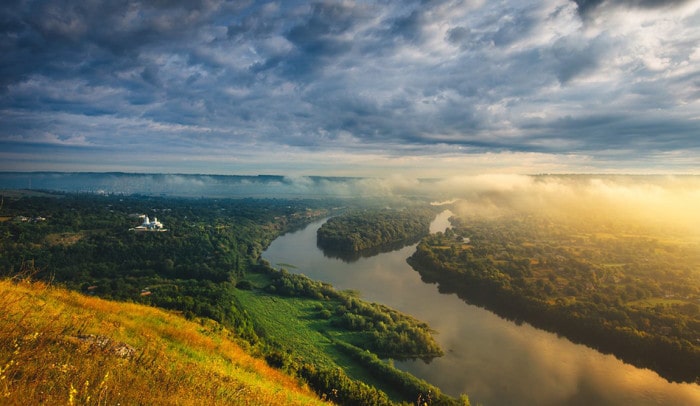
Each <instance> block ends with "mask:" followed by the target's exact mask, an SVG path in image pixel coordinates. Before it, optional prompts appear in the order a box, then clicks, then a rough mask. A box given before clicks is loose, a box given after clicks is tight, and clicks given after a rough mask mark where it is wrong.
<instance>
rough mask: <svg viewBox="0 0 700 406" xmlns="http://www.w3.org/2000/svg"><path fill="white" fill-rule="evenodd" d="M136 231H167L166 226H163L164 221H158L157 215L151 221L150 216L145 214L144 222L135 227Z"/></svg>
mask: <svg viewBox="0 0 700 406" xmlns="http://www.w3.org/2000/svg"><path fill="white" fill-rule="evenodd" d="M134 230H136V231H167V230H166V229H165V228H163V223H161V222H160V221H158V218H157V217H153V221H151V220H150V219H149V218H148V216H144V219H143V223H142V224H141V225H140V226H138V227H136V228H134Z"/></svg>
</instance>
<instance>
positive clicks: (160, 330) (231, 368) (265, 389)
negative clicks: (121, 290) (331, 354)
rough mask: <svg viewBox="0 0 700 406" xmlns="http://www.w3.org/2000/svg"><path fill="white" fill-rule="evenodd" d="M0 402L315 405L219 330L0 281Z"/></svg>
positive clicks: (131, 307) (22, 283)
mask: <svg viewBox="0 0 700 406" xmlns="http://www.w3.org/2000/svg"><path fill="white" fill-rule="evenodd" d="M0 309H1V310H0V311H1V312H2V313H0V404H10V405H27V404H64V405H83V404H94V405H107V404H109V405H114V404H122V405H127V404H150V405H158V404H167V405H174V404H178V405H211V404H242V405H281V404H299V405H309V404H321V403H322V401H321V400H319V399H318V398H317V397H316V396H315V395H314V394H313V393H312V392H311V391H310V390H308V389H307V388H305V387H302V386H300V385H299V384H298V383H297V382H296V381H294V380H293V379H292V378H290V377H289V376H287V375H285V374H283V373H281V372H280V371H278V370H275V369H273V368H270V367H269V366H267V364H265V362H264V361H262V360H260V359H257V358H254V357H252V356H250V355H248V354H246V353H245V352H244V351H243V350H242V349H241V348H240V347H239V346H238V345H237V344H235V343H234V342H232V341H231V340H229V339H228V338H227V336H226V332H225V331H224V330H223V329H222V328H221V327H220V326H218V325H213V324H207V323H200V324H197V323H194V322H190V321H187V320H185V319H183V318H181V317H178V316H175V315H171V314H168V313H166V312H164V311H162V310H159V309H155V308H150V307H145V306H140V305H136V304H129V303H118V302H110V301H106V300H102V299H98V298H93V297H87V296H83V295H81V294H78V293H75V292H70V291H67V290H63V289H59V288H53V287H50V286H47V285H46V284H44V283H42V282H30V281H28V280H19V281H17V280H15V281H10V280H8V279H5V280H0Z"/></svg>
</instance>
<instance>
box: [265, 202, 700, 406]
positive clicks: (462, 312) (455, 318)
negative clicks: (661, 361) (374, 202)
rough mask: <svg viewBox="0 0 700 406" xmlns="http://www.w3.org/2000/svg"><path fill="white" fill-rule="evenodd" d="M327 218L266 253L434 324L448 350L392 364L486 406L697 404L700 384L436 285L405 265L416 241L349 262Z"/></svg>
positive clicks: (280, 263) (435, 227)
mask: <svg viewBox="0 0 700 406" xmlns="http://www.w3.org/2000/svg"><path fill="white" fill-rule="evenodd" d="M450 215H451V213H450V212H449V211H445V212H443V213H441V214H440V215H438V216H437V217H436V219H435V220H434V221H433V223H432V224H431V228H430V230H431V232H436V231H444V230H445V228H446V227H448V226H449V221H448V218H449V216H450ZM324 222H325V220H322V221H317V222H314V223H312V224H310V225H308V226H307V227H306V228H304V229H302V230H300V231H297V232H294V233H289V234H285V235H283V236H281V237H279V238H277V239H276V240H275V241H273V242H272V244H271V245H270V247H269V248H268V249H267V250H266V251H265V252H264V253H263V258H264V259H266V260H267V261H269V262H270V264H271V265H272V266H275V267H285V268H287V269H288V270H289V271H290V272H297V273H303V274H304V275H306V276H308V277H310V278H312V279H316V280H320V281H324V282H328V283H331V284H333V285H334V286H335V287H336V288H337V289H341V290H343V289H353V290H357V291H359V292H360V294H361V297H362V298H363V299H364V300H368V301H372V302H377V303H383V304H385V305H388V306H390V307H393V308H395V309H397V310H399V311H402V312H404V313H408V314H411V315H413V316H415V317H417V318H418V319H420V320H423V321H425V322H427V323H428V324H430V326H431V327H432V328H433V329H435V330H436V331H437V332H438V334H437V336H436V338H437V340H438V342H439V343H440V345H441V346H442V348H443V350H445V356H443V357H441V358H438V359H435V360H433V361H432V362H430V363H428V364H426V363H424V362H423V361H407V362H396V363H395V365H396V366H397V367H399V368H401V369H404V370H407V371H410V372H411V373H413V374H414V375H416V376H418V377H420V378H423V379H425V380H427V381H429V382H431V383H433V384H434V385H436V386H438V387H440V389H442V390H443V391H444V392H446V393H448V394H451V395H453V396H458V395H459V394H461V393H465V394H467V395H469V398H470V400H471V402H472V404H474V405H476V404H482V405H484V406H493V405H543V406H546V405H597V406H600V405H637V406H638V405H700V386H698V385H694V384H676V383H669V382H667V381H666V380H665V379H663V378H661V377H660V376H659V375H657V374H656V373H655V372H653V371H650V370H647V369H640V368H635V367H633V366H631V365H628V364H624V363H622V362H621V361H619V360H617V359H616V358H615V357H613V356H611V355H604V354H601V353H599V352H597V351H595V350H592V349H590V348H588V347H585V346H583V345H578V344H573V343H572V342H570V341H569V340H567V339H564V338H560V337H558V336H557V335H555V334H552V333H548V332H545V331H542V330H538V329H536V328H533V327H532V326H530V325H528V324H526V323H523V324H520V325H518V324H515V323H513V322H510V321H507V320H504V319H502V318H500V317H498V316H496V315H494V314H493V313H491V312H489V311H487V310H484V309H481V308H479V307H476V306H472V305H469V304H467V303H465V302H464V301H462V300H461V299H459V298H458V297H457V296H456V295H453V294H441V293H439V292H438V289H437V286H436V285H434V284H426V283H424V282H423V281H421V279H420V276H419V274H418V272H416V271H414V270H413V268H411V267H410V266H409V265H408V264H407V263H406V258H408V257H409V256H410V255H411V254H413V252H414V251H415V247H416V245H415V244H414V245H411V246H407V247H404V248H402V249H399V250H396V251H392V252H388V253H383V254H379V255H376V256H373V257H370V258H361V259H359V260H357V261H355V262H352V263H348V262H343V261H341V260H340V259H337V258H330V257H326V256H324V254H323V252H322V251H321V250H320V249H319V248H317V247H316V230H317V229H318V228H319V227H320V226H321V225H322V224H323V223H324Z"/></svg>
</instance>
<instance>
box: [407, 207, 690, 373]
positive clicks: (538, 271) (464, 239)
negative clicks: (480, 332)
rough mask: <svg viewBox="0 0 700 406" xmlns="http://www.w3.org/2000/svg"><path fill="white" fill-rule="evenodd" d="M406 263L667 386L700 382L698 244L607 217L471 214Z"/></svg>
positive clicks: (468, 297)
mask: <svg viewBox="0 0 700 406" xmlns="http://www.w3.org/2000/svg"><path fill="white" fill-rule="evenodd" d="M451 222H452V225H453V227H452V228H449V229H447V230H446V231H445V232H444V233H437V234H433V235H431V236H429V237H426V238H425V239H424V240H423V241H422V242H421V243H420V244H419V245H418V247H417V251H416V253H415V254H414V255H413V256H412V257H411V258H410V259H409V262H410V264H411V265H412V266H413V267H414V268H415V269H416V270H417V271H418V272H420V274H421V276H422V278H423V279H424V280H426V281H429V282H437V283H439V287H440V290H441V291H443V292H452V293H457V294H458V295H459V296H460V297H461V298H463V299H464V300H465V301H467V302H469V303H473V304H477V305H480V306H484V307H486V308H487V309H489V310H492V311H494V312H496V313H497V314H499V315H501V316H503V317H506V318H509V319H512V320H516V321H519V322H522V321H524V322H528V323H530V324H532V325H534V326H536V327H539V328H543V329H546V330H549V331H553V332H556V333H558V334H562V335H564V336H566V337H568V338H569V339H571V340H573V341H576V342H580V343H583V344H586V345H588V346H591V347H593V348H596V349H598V350H600V351H602V352H605V353H612V354H614V355H616V356H617V357H618V358H620V359H622V360H623V361H626V362H628V363H631V364H633V365H636V366H639V367H646V368H650V369H653V370H655V371H657V372H658V373H659V374H660V375H661V376H663V377H665V378H666V379H668V380H671V381H679V382H680V381H682V382H697V381H698V379H699V378H700V306H699V305H700V282H699V281H700V278H699V276H700V275H699V273H700V241H698V240H694V239H693V238H689V236H688V235H687V234H683V233H678V232H674V230H672V229H669V228H666V229H663V230H661V229H658V228H652V227H646V226H643V225H641V224H634V223H630V222H624V221H619V220H618V221H616V220H613V219H610V218H605V217H604V218H602V219H601V218H598V219H596V218H593V217H576V216H569V217H565V218H562V217H555V216H551V215H548V214H546V213H544V212H540V213H535V212H531V213H522V212H517V213H501V214H500V215H497V216H486V215H479V214H478V213H477V212H471V213H465V214H462V215H460V216H455V217H453V218H452V219H451Z"/></svg>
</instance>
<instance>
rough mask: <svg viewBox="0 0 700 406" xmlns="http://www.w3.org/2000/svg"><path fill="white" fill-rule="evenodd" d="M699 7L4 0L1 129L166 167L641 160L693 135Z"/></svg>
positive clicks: (675, 150)
mask: <svg viewBox="0 0 700 406" xmlns="http://www.w3.org/2000/svg"><path fill="white" fill-rule="evenodd" d="M699 15H700V6H698V5H697V3H694V2H683V1H671V2H654V1H631V0H630V1H625V2H615V3H613V2H607V1H601V2H583V1H579V2H571V1H567V0H546V1H534V0H532V1H530V0H527V1H522V2H517V3H494V2H483V1H456V0H455V1H448V0H446V1H408V2H402V3H401V4H394V3H386V2H377V1H363V2H355V1H343V2H331V1H313V2H308V3H296V2H279V3H278V2H264V1H263V2H235V3H233V4H230V3H228V2H222V1H215V0H208V1H197V2H178V1H175V2H146V3H143V2H135V1H133V2H132V1H127V2H121V3H114V2H105V1H100V0H88V1H81V2H77V1H71V0H53V1H47V2H41V3H26V2H12V1H11V2H6V3H5V4H3V6H0V21H1V23H0V47H2V51H3V60H2V61H1V62H0V124H1V126H0V141H2V142H3V143H4V145H6V146H7V147H8V148H9V150H10V152H12V151H14V150H17V151H19V150H18V149H19V148H24V149H23V151H24V152H29V150H27V149H26V148H27V147H26V144H27V142H29V143H33V144H35V145H36V144H39V143H41V139H42V137H43V135H42V134H57V135H58V136H59V137H62V138H61V139H71V138H72V137H79V136H83V137H85V139H86V140H89V142H90V143H91V145H95V146H100V147H102V148H106V149H108V148H113V149H114V150H115V151H118V155H120V156H129V155H130V154H133V155H132V156H134V160H143V159H145V156H140V154H142V152H141V151H142V150H143V148H144V146H146V149H156V148H157V149H158V150H160V151H161V154H162V157H163V163H164V165H165V167H166V168H167V162H166V161H167V158H166V157H168V156H170V157H171V159H172V161H173V164H172V167H171V169H170V171H176V170H177V169H178V168H179V164H176V162H181V160H180V156H181V155H182V151H181V149H180V148H182V147H185V146H189V147H191V148H192V151H197V153H200V154H202V155H200V156H199V157H193V159H194V160H199V161H200V162H205V161H211V157H214V156H224V155H226V154H223V153H222V151H228V154H227V155H228V156H235V155H239V154H240V155H250V154H253V153H259V152H260V151H266V152H268V154H263V155H257V157H256V159H257V160H258V162H260V163H261V165H260V170H261V171H262V170H265V169H266V168H267V167H275V163H274V162H273V161H274V159H272V158H271V157H270V154H269V151H274V150H279V151H285V150H289V149H294V150H297V149H299V150H303V151H304V153H306V154H308V156H310V157H312V158H311V159H309V160H307V161H306V162H304V163H303V164H304V165H307V166H306V168H307V170H312V169H313V170H316V169H318V166H314V164H313V162H312V161H315V160H317V161H323V154H328V153H333V152H336V151H343V152H344V153H345V154H346V156H349V155H351V154H359V156H367V155H372V156H373V157H374V158H373V160H374V161H375V162H379V161H380V160H381V159H384V158H386V157H398V156H401V155H406V154H408V155H410V156H416V157H421V159H424V160H425V159H426V156H427V153H428V152H433V151H438V150H439V151H441V152H440V153H439V154H437V155H435V158H434V159H433V160H432V162H431V163H430V165H431V166H432V167H433V168H437V167H441V166H442V165H441V163H440V160H441V159H443V158H444V152H443V151H442V150H443V149H444V148H448V149H450V151H451V153H452V154H456V155H463V157H464V159H465V160H469V159H470V158H473V160H474V161H484V160H485V159H482V158H485V157H488V156H489V155H485V154H506V155H507V154H531V153H532V154H541V156H542V157H547V158H545V159H546V160H547V161H549V160H550V158H549V156H554V157H559V158H561V159H565V157H566V156H570V155H577V156H584V155H585V156H587V157H588V158H590V160H588V162H589V163H590V165H591V166H593V167H595V166H596V165H598V167H599V169H602V170H605V169H606V167H605V165H608V164H609V163H610V162H612V161H615V160H617V161H618V162H619V166H620V167H621V168H628V169H629V170H637V169H638V168H639V167H640V166H641V165H647V164H648V162H646V161H644V162H641V161H639V160H637V159H636V158H635V157H639V156H643V157H649V158H651V157H654V156H661V155H665V156H675V155H682V153H683V152H688V151H698V149H700V139H698V137H695V136H694V134H695V131H694V129H695V128H697V120H698V117H700V113H699V112H698V108H699V107H698V104H697V95H698V94H700V81H699V80H698V77H700V76H699V75H700V68H698V66H700V65H699V64H698V63H697V62H698V61H697V45H696V44H697V43H698V42H700V30H699V29H698V28H697V27H698V26H700V25H699V24H697V23H698V18H700V17H698V16H699ZM51 117H54V118H56V117H57V119H52V118H51ZM17 140H23V141H24V144H23V145H24V146H20V144H18V143H15V142H19V141H17ZM132 140H138V142H137V144H138V149H137V148H136V146H135V145H134V146H132V147H130V146H129V144H128V142H129V141H132ZM170 145H172V147H170ZM23 156H24V157H26V156H28V155H23ZM490 156H493V155H490ZM504 156H505V155H504ZM588 158H586V159H588ZM615 158H616V159H615ZM34 159H35V160H37V162H39V161H40V162H42V164H48V163H46V159H50V157H47V156H46V155H45V152H44V151H40V150H36V154H35V156H34ZM348 159H349V158H348ZM77 161H80V158H79V157H77V156H76V162H77ZM227 162H228V161H227V160H226V159H224V158H220V159H219V160H218V161H217V166H216V167H217V168H225V166H226V164H227ZM425 162H427V161H425ZM120 163H124V161H120ZM652 164H653V166H655V167H663V165H664V164H665V162H662V161H655V162H652ZM111 165H117V162H112V163H111ZM677 165H678V166H679V167H684V168H686V169H687V170H692V165H691V166H687V165H681V161H678V163H677ZM616 168H617V166H616ZM326 169H329V168H326ZM579 169H580V170H583V169H586V170H587V169H588V168H579ZM217 170H218V169H217ZM346 173H352V169H351V168H348V172H346Z"/></svg>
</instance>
